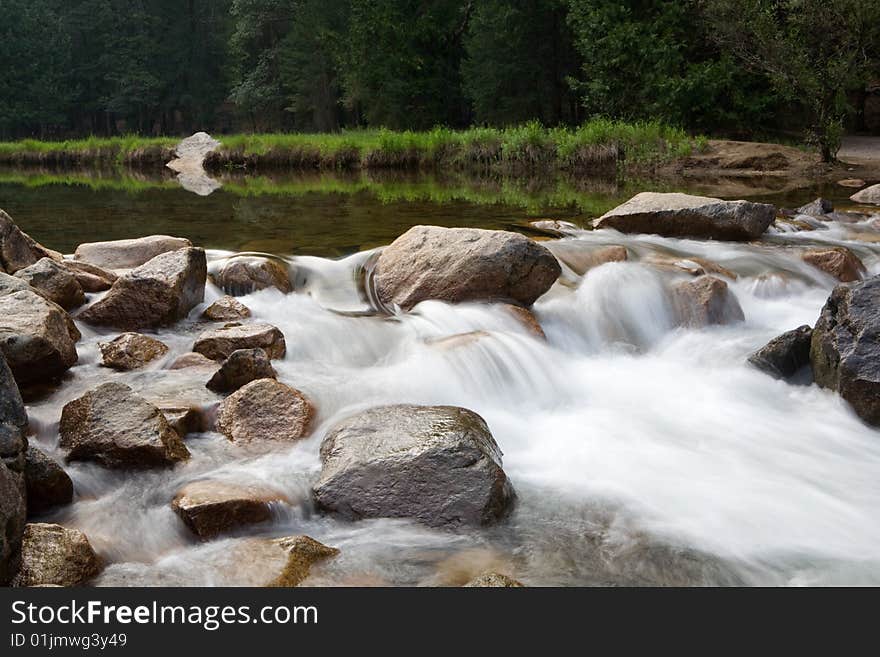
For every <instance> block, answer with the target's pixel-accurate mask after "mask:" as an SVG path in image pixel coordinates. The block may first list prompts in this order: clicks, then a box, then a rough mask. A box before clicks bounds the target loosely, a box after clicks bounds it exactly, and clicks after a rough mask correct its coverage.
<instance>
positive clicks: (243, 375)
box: [205, 348, 278, 392]
mask: <svg viewBox="0 0 880 657" xmlns="http://www.w3.org/2000/svg"><path fill="white" fill-rule="evenodd" d="M277 376H278V375H277V374H276V372H275V368H274V367H272V363H271V362H270V361H269V356H268V354H266V352H265V351H263V350H262V349H259V348H257V349H238V350H237V351H233V352H232V353H231V354H230V355H229V358H227V359H226V360H225V361H223V364H222V365H221V366H220V369H219V370H217V371H216V372H214V376H212V377H211V379H210V380H209V381H208V382H207V383H206V384H205V387H206V388H208V390H213V391H214V392H234V391H236V390H238V389H239V388H241V387H242V386H245V385H247V384H248V383H250V382H251V381H256V380H257V379H274V378H276V377H277Z"/></svg>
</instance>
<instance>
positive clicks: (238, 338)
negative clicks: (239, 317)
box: [193, 324, 287, 361]
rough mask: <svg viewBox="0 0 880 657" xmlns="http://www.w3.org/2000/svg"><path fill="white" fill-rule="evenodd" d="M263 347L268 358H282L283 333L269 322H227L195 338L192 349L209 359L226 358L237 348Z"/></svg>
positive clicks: (285, 347)
mask: <svg viewBox="0 0 880 657" xmlns="http://www.w3.org/2000/svg"><path fill="white" fill-rule="evenodd" d="M258 348H259V349H263V350H264V351H265V352H266V353H267V354H268V356H269V358H272V359H275V358H284V354H285V353H287V345H286V343H285V341H284V334H283V333H282V332H281V331H280V330H279V329H278V328H276V327H274V326H272V325H271V324H227V325H226V326H222V327H220V328H214V329H208V330H207V331H204V332H203V333H201V334H200V335H199V337H198V338H196V341H195V344H193V351H194V352H196V353H199V354H202V355H203V356H207V357H208V358H210V359H211V360H221V361H222V360H226V359H227V358H229V357H230V356H231V355H232V352H234V351H237V350H239V349H258Z"/></svg>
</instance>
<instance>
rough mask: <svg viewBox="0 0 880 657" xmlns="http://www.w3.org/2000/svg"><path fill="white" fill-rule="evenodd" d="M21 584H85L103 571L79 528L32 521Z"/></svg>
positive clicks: (27, 532)
mask: <svg viewBox="0 0 880 657" xmlns="http://www.w3.org/2000/svg"><path fill="white" fill-rule="evenodd" d="M21 553H22V558H21V570H20V571H19V573H18V576H17V577H16V580H15V584H16V585H17V586H46V585H54V586H82V585H83V584H85V583H86V582H88V581H89V580H90V579H92V578H93V577H95V575H97V574H98V573H99V572H100V571H101V560H100V559H99V558H98V555H97V554H95V550H94V549H93V548H92V545H91V543H89V539H88V538H87V537H86V535H85V534H83V533H82V532H81V531H79V530H77V529H68V528H66V527H62V526H61V525H54V524H46V523H28V524H27V526H26V527H25V530H24V538H23V540H22V550H21Z"/></svg>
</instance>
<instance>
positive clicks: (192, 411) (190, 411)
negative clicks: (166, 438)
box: [158, 361, 213, 438]
mask: <svg viewBox="0 0 880 657" xmlns="http://www.w3.org/2000/svg"><path fill="white" fill-rule="evenodd" d="M208 362H211V361H208ZM211 364H212V365H213V363H211ZM158 408H159V410H160V411H161V412H162V415H164V416H165V419H166V420H168V424H170V425H171V428H172V429H174V431H176V432H177V435H178V436H180V437H181V438H185V437H186V436H188V435H189V434H191V433H202V432H203V431H209V430H210V428H211V424H212V423H211V421H209V419H208V413H207V412H206V411H205V409H203V408H199V407H197V406H184V405H178V404H170V403H160V404H159V405H158Z"/></svg>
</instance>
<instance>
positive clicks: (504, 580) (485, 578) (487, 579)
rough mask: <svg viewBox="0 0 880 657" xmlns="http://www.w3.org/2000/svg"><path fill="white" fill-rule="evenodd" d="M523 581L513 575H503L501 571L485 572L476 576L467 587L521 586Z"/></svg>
mask: <svg viewBox="0 0 880 657" xmlns="http://www.w3.org/2000/svg"><path fill="white" fill-rule="evenodd" d="M522 586H523V584H522V582H518V581H517V580H515V579H513V578H512V577H508V576H507V575H502V574H501V573H485V574H483V575H480V576H479V577H474V578H473V579H472V580H471V581H470V582H468V583H467V584H465V587H477V588H507V589H509V588H521V587H522Z"/></svg>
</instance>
